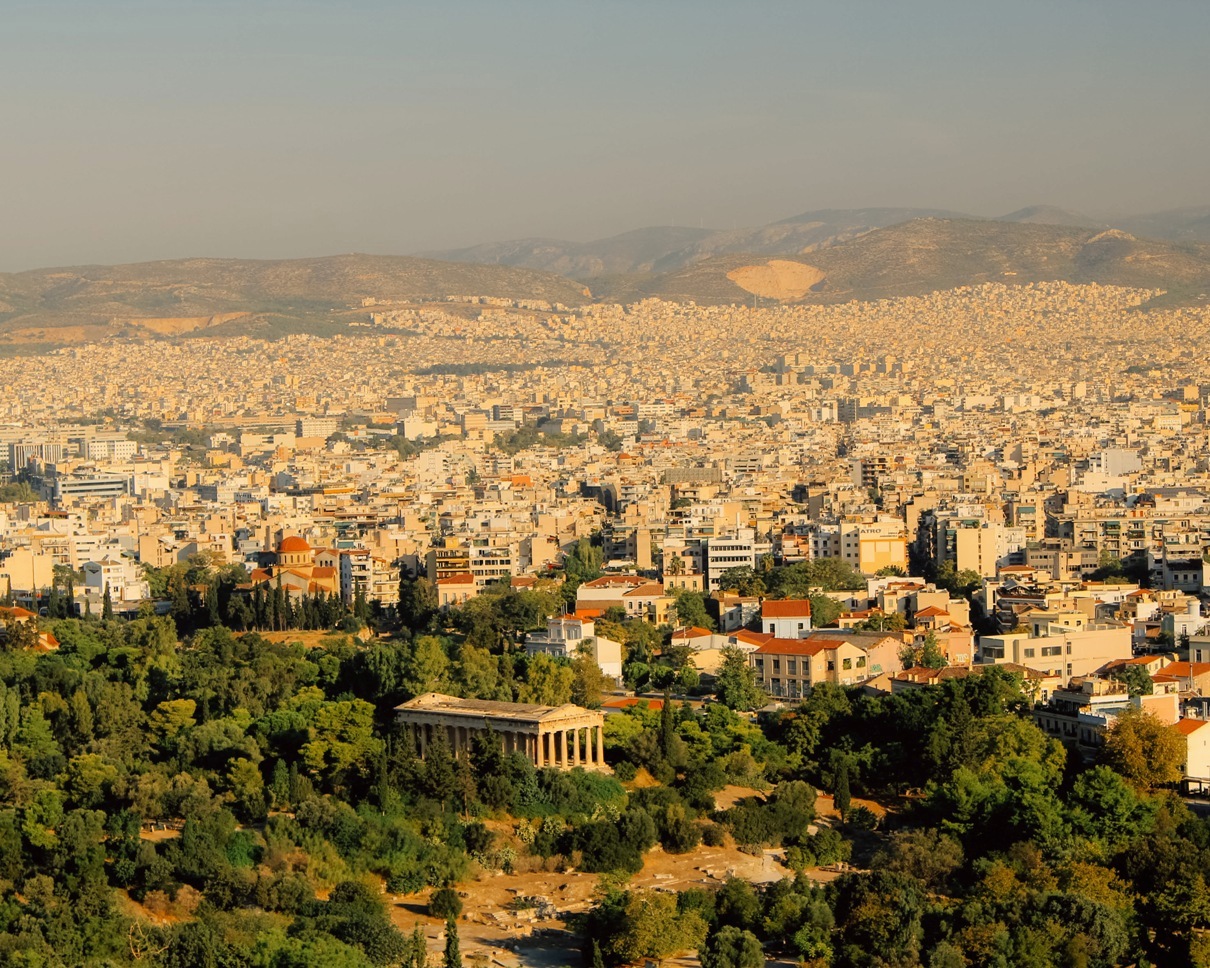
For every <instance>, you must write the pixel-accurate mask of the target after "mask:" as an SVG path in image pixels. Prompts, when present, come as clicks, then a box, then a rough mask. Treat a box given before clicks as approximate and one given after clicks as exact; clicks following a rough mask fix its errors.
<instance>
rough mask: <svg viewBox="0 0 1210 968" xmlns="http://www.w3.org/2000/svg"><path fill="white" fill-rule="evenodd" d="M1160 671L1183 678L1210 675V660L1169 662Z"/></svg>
mask: <svg viewBox="0 0 1210 968" xmlns="http://www.w3.org/2000/svg"><path fill="white" fill-rule="evenodd" d="M1160 672H1161V673H1163V674H1164V675H1166V676H1176V677H1178V678H1181V679H1189V678H1192V677H1193V676H1204V675H1210V662H1169V663H1168V665H1166V666H1164V668H1162V669H1161V670H1160Z"/></svg>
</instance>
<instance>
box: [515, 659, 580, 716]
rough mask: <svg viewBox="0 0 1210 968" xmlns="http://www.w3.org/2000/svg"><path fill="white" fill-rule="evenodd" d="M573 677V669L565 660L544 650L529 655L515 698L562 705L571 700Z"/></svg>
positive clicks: (548, 704)
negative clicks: (523, 677) (523, 676)
mask: <svg viewBox="0 0 1210 968" xmlns="http://www.w3.org/2000/svg"><path fill="white" fill-rule="evenodd" d="M575 678H576V674H575V671H574V670H573V669H572V667H571V665H570V664H569V663H568V662H567V660H565V659H563V660H560V659H556V658H554V657H553V656H550V655H547V654H546V653H545V652H539V653H537V654H536V655H531V656H530V657H529V661H528V662H527V663H526V666H525V681H524V682H523V683H521V684H520V685H519V686H518V688H517V700H518V701H519V702H532V703H538V704H539V705H541V706H562V705H563V704H564V703H567V702H571V691H572V687H573V686H574V685H575Z"/></svg>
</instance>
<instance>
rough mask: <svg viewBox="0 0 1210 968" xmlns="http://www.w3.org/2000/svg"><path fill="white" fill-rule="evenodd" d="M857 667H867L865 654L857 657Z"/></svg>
mask: <svg viewBox="0 0 1210 968" xmlns="http://www.w3.org/2000/svg"><path fill="white" fill-rule="evenodd" d="M857 668H858V669H864V668H865V656H864V655H861V656H858V657H857Z"/></svg>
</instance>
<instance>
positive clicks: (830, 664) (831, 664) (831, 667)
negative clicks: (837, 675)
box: [828, 660, 836, 672]
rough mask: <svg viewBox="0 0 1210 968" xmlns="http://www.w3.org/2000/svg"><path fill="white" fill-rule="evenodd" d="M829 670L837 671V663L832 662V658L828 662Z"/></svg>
mask: <svg viewBox="0 0 1210 968" xmlns="http://www.w3.org/2000/svg"><path fill="white" fill-rule="evenodd" d="M828 671H829V672H835V671H836V663H835V662H832V661H831V660H829V662H828Z"/></svg>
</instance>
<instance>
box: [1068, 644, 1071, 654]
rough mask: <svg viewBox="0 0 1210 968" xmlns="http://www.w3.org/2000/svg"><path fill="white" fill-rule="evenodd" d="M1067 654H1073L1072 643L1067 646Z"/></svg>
mask: <svg viewBox="0 0 1210 968" xmlns="http://www.w3.org/2000/svg"><path fill="white" fill-rule="evenodd" d="M1067 654H1068V655H1071V646H1070V645H1069V646H1068V647H1067Z"/></svg>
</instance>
